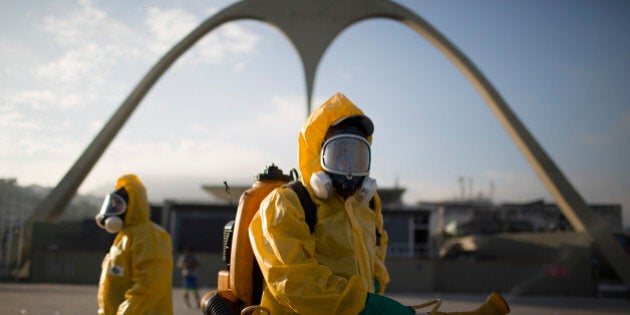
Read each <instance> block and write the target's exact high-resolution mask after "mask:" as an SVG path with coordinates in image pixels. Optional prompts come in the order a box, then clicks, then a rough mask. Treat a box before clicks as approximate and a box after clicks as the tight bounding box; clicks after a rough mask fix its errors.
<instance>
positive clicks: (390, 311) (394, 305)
mask: <svg viewBox="0 0 630 315" xmlns="http://www.w3.org/2000/svg"><path fill="white" fill-rule="evenodd" d="M415 313H416V311H414V310H413V309H412V308H411V307H409V306H404V305H402V304H400V303H399V302H398V301H396V300H392V299H390V298H388V297H386V296H382V295H378V294H373V293H368V294H367V299H366V300H365V308H364V309H363V311H361V313H359V315H383V314H387V315H412V314H415Z"/></svg>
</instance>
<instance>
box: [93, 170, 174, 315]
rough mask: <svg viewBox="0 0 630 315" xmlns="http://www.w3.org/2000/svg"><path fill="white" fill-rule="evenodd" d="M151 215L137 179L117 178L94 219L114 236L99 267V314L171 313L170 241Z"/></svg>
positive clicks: (142, 187) (143, 191)
mask: <svg viewBox="0 0 630 315" xmlns="http://www.w3.org/2000/svg"><path fill="white" fill-rule="evenodd" d="M149 215H150V209H149V202H148V198H147V193H146V189H145V187H144V185H143V184H142V182H141V181H140V179H139V178H138V177H137V176H136V175H124V176H122V177H120V178H118V181H117V183H116V186H115V188H114V192H112V193H111V194H109V195H107V196H106V197H105V201H104V202H103V206H102V207H101V210H100V212H99V213H98V214H97V215H96V218H95V219H96V223H97V224H98V226H100V227H101V228H103V229H104V230H106V231H107V232H109V233H117V234H116V237H115V238H114V242H113V244H112V246H111V248H110V249H109V253H107V255H106V256H105V258H104V259H103V263H102V271H101V278H100V281H99V287H98V314H106V315H109V314H118V315H122V314H129V315H138V314H161V315H164V314H173V297H172V290H173V284H172V274H173V256H172V244H171V237H170V235H169V234H168V232H166V231H165V230H164V229H163V228H162V227H160V226H159V225H157V224H155V223H153V222H151V221H149Z"/></svg>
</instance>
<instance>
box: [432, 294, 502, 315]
mask: <svg viewBox="0 0 630 315" xmlns="http://www.w3.org/2000/svg"><path fill="white" fill-rule="evenodd" d="M509 312H510V306H509V305H508V304H507V302H506V301H505V300H504V299H503V298H502V297H501V296H500V295H499V294H498V293H496V292H492V293H491V294H490V295H488V298H487V299H486V303H484V304H483V305H481V306H480V307H479V308H478V309H476V310H474V311H469V312H430V313H429V314H431V315H505V314H507V313H509Z"/></svg>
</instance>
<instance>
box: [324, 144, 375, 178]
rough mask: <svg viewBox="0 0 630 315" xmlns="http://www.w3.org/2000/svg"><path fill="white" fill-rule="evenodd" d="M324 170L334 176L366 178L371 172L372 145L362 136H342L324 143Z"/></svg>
mask: <svg viewBox="0 0 630 315" xmlns="http://www.w3.org/2000/svg"><path fill="white" fill-rule="evenodd" d="M321 164H322V168H323V169H324V170H326V171H328V172H330V173H333V174H340V175H346V176H347V177H352V176H366V175H368V173H369V172H370V144H369V143H368V142H367V140H366V139H365V138H363V137H361V136H357V135H352V134H342V135H338V136H334V137H331V138H330V139H328V140H326V142H324V147H323V148H322V153H321Z"/></svg>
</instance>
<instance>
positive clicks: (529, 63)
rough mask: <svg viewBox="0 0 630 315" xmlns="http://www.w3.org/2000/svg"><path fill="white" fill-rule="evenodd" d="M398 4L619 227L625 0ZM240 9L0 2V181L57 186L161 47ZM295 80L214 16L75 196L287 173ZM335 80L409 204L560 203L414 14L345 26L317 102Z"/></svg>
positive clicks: (285, 55)
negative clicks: (472, 72)
mask: <svg viewBox="0 0 630 315" xmlns="http://www.w3.org/2000/svg"><path fill="white" fill-rule="evenodd" d="M396 2H397V3H399V4H401V5H403V6H405V7H407V8H408V9H410V10H412V11H413V12H415V13H416V14H418V15H419V16H420V17H421V18H423V19H425V20H426V21H427V22H429V23H430V24H431V25H433V27H435V28H436V29H437V30H438V31H440V32H441V33H442V34H443V35H445V36H446V37H447V38H448V39H449V40H450V41H451V42H452V43H453V44H455V46H457V47H458V48H459V49H460V50H461V51H462V52H463V53H464V54H465V55H466V56H467V57H468V58H469V59H470V60H471V61H472V62H473V63H474V64H475V65H476V66H477V67H478V68H479V69H480V71H481V72H482V73H483V74H484V75H485V76H486V78H487V79H488V80H489V81H490V82H491V83H492V84H493V85H494V87H495V88H496V89H497V91H498V92H499V93H500V94H501V96H502V97H503V99H504V100H505V101H506V102H507V104H508V106H509V107H510V108H511V109H512V111H514V113H515V114H516V115H517V116H518V118H519V119H520V120H521V121H522V122H523V124H524V125H525V126H526V127H527V128H528V129H529V131H530V132H531V133H532V135H533V136H534V138H535V139H536V140H537V141H538V142H539V143H540V145H541V146H542V147H543V149H544V150H545V151H546V153H547V154H548V155H549V156H550V157H551V159H552V160H553V161H554V162H555V163H556V165H557V166H558V167H559V168H560V170H561V171H562V172H563V173H564V174H565V176H566V177H567V179H568V180H569V181H570V182H571V184H572V185H573V186H574V187H575V188H576V189H577V191H578V192H579V193H580V195H581V196H582V197H583V198H584V199H585V200H586V201H587V202H588V203H600V204H601V203H603V204H621V205H622V206H623V208H624V213H623V216H624V225H625V226H630V163H629V162H628V161H630V140H628V139H630V88H629V87H630V86H629V85H628V82H630V36H629V35H628V33H629V32H630V2H627V1H621V0H618V1H614V0H605V1H585V0H577V1H573V0H557V1H543V0H534V1H499V0H483V1H424V0H423V1H418V0H413V1H411V0H405V1H403V0H400V1H396ZM233 3H234V1H219V0H205V1H197V0H191V1H176V0H172V1H144V0H140V1H121V0H115V1H98V0H79V1H77V0H60V1H56V0H51V1H45V2H42V1H35V0H20V1H17V0H9V1H7V0H4V1H2V2H0V148H2V149H1V150H0V177H4V178H7V177H11V178H17V180H18V183H19V184H20V185H31V184H37V185H43V186H50V187H53V186H55V185H56V184H57V183H58V182H59V181H60V179H61V178H62V177H63V176H64V175H65V173H66V172H67V171H68V169H69V168H70V167H71V166H72V165H73V163H74V162H75V161H76V160H77V159H78V157H79V156H80V154H81V153H82V152H83V150H84V149H85V148H86V147H87V146H88V145H89V144H90V142H91V141H92V139H93V138H94V137H95V136H96V134H97V133H98V131H99V130H100V128H102V126H103V125H104V124H105V123H106V122H107V120H108V119H109V117H110V116H111V115H112V114H113V112H114V111H115V110H116V109H117V108H118V106H120V104H121V103H122V102H123V101H124V100H125V98H126V97H127V95H128V94H129V93H130V92H131V91H132V90H133V88H134V87H135V86H136V84H137V83H138V82H139V81H140V80H141V79H142V77H143V76H144V75H145V74H146V73H147V71H148V70H149V69H150V68H151V67H152V66H153V65H154V64H155V63H156V62H157V61H158V60H159V58H160V57H161V56H163V55H164V54H165V53H166V52H167V51H168V50H169V49H170V48H171V47H172V46H173V45H174V44H175V43H177V42H178V41H179V40H180V39H182V38H183V37H184V36H185V35H186V34H187V33H188V32H190V31H191V30H193V29H194V28H195V27H197V26H198V25H199V24H200V23H202V22H203V21H204V20H206V19H208V18H210V17H211V16H212V15H213V14H215V13H216V12H217V11H218V10H221V9H223V8H226V7H228V6H230V5H231V4H233ZM305 91H306V88H305V81H304V74H303V69H302V67H301V61H300V60H299V58H298V55H297V52H296V51H295V49H294V48H293V46H292V45H291V44H290V42H289V41H288V40H287V38H286V37H285V36H284V35H283V34H282V33H281V32H280V31H278V30H277V29H275V28H273V27H271V26H269V25H267V24H264V23H262V22H258V21H253V20H239V21H235V22H230V23H227V24H224V25H222V26H221V27H219V28H217V29H215V30H214V31H213V32H211V33H210V34H208V35H207V36H205V37H204V38H203V39H202V40H200V41H199V42H198V43H197V44H196V45H195V46H194V47H193V48H191V49H190V50H189V51H187V52H186V53H185V54H184V55H183V56H182V57H181V58H180V59H179V60H178V61H177V62H176V63H175V64H174V65H173V66H172V67H171V68H170V69H169V70H168V71H167V72H166V74H165V75H164V76H162V78H161V79H160V80H159V81H158V82H157V84H155V85H154V87H153V88H152V89H151V91H150V92H149V93H148V94H147V95H146V97H145V98H144V99H143V100H142V102H141V103H140V106H139V107H138V108H137V109H136V111H135V112H134V114H133V115H132V116H131V118H130V119H129V120H128V121H127V123H126V125H125V126H124V127H123V129H122V130H121V131H120V133H119V134H118V135H117V136H116V138H115V139H114V141H113V142H112V143H111V145H110V146H109V147H108V149H107V150H106V151H105V153H104V154H103V156H102V157H101V158H100V160H99V161H98V163H97V164H96V165H95V167H94V168H93V169H92V171H91V172H90V173H89V174H88V176H87V177H86V179H85V181H84V182H83V184H82V185H81V186H80V188H79V192H80V193H86V194H97V195H98V194H105V193H107V192H109V191H110V190H112V188H113V187H114V184H115V181H116V178H117V177H119V176H120V175H122V174H126V173H135V174H138V176H139V177H140V178H141V179H142V180H143V182H144V183H145V186H146V187H147V190H148V194H149V198H150V199H151V200H152V201H154V202H160V201H162V200H164V199H178V200H199V201H211V200H212V197H211V196H210V195H208V194H207V193H206V192H204V191H203V190H202V189H201V185H203V184H209V185H222V183H223V182H224V181H227V182H228V183H229V184H232V185H249V184H251V183H252V182H253V179H254V175H255V174H257V173H260V172H261V171H262V170H263V169H264V168H265V167H266V166H268V165H271V164H272V163H274V164H275V165H278V166H279V167H280V168H281V169H283V170H284V171H285V172H288V171H289V170H290V169H292V168H296V167H297V135H298V132H299V130H300V128H301V126H302V123H303V122H304V120H305V118H306V116H307V112H306V111H307V110H306V97H305V93H306V92H305ZM336 92H342V93H344V94H345V95H346V96H347V97H348V98H349V99H350V100H352V101H353V102H354V103H356V104H357V105H358V106H359V107H360V108H362V109H363V110H364V112H365V113H366V114H367V115H368V116H369V117H371V119H372V120H373V122H374V124H375V134H374V139H373V146H372V155H373V163H372V172H371V176H372V177H374V178H375V179H376V180H377V182H378V184H379V186H380V187H393V186H395V185H399V186H400V187H404V188H405V189H406V192H405V194H404V201H405V202H406V203H410V204H411V203H415V202H417V201H419V200H424V201H441V200H450V199H461V198H469V197H476V196H479V195H482V196H484V197H487V198H490V199H491V200H492V201H493V202H495V203H497V204H500V203H503V202H529V201H533V200H539V199H544V200H545V201H547V202H555V201H554V200H553V198H552V197H551V195H550V193H549V192H548V190H547V189H546V187H545V186H544V185H543V184H542V182H541V181H540V179H539V178H538V177H537V175H536V173H535V172H534V171H533V169H532V167H531V166H530V165H529V164H528V162H527V161H526V159H525V158H524V157H523V155H522V154H521V152H520V151H519V150H518V148H517V147H516V145H515V144H514V143H513V141H512V140H511V139H510V137H509V136H508V134H507V133H506V131H505V129H504V128H503V127H502V126H501V124H500V123H499V122H498V120H497V119H496V118H495V116H494V115H493V114H492V112H491V111H490V109H489V107H488V106H487V105H486V103H485V102H484V100H483V99H482V98H481V96H480V94H479V93H478V92H477V91H476V90H475V89H474V88H473V86H472V85H471V84H470V82H469V81H468V80H467V79H466V78H465V77H464V75H463V74H462V73H460V72H459V70H457V69H456V68H455V67H454V65H453V64H452V63H451V62H450V61H449V60H448V59H447V58H446V57H445V56H444V55H442V54H441V53H440V52H439V51H438V50H437V49H436V48H435V47H434V46H432V45H431V44H430V43H429V42H428V41H426V40H425V39H424V38H422V37H421V36H420V35H418V34H417V33H416V32H414V31H413V30H411V29H410V28H408V27H407V26H405V25H403V24H401V23H399V22H396V21H393V20H387V19H371V20H367V21H363V22H360V23H357V24H355V25H353V26H351V27H350V28H348V29H346V30H344V31H343V32H342V33H341V34H340V35H339V36H338V37H337V38H336V39H335V40H334V41H333V42H332V44H331V45H330V46H329V48H328V50H327V51H326V52H325V54H324V56H323V58H322V60H321V62H320V64H319V68H318V70H317V74H316V78H315V86H314V98H313V106H314V107H317V106H318V105H319V104H321V103H322V102H323V101H325V100H326V99H328V98H329V97H330V96H332V95H333V94H335V93H336ZM460 179H463V182H464V185H461V182H460ZM462 188H463V189H462Z"/></svg>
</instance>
